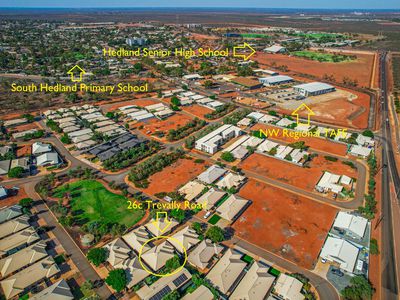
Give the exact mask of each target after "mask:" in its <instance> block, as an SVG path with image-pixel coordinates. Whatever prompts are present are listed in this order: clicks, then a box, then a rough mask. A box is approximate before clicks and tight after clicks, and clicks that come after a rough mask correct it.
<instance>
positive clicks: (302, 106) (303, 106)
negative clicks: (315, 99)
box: [291, 103, 315, 125]
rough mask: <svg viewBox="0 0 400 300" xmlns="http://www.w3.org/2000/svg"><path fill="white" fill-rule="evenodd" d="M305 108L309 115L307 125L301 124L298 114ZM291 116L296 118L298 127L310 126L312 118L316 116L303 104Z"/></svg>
mask: <svg viewBox="0 0 400 300" xmlns="http://www.w3.org/2000/svg"><path fill="white" fill-rule="evenodd" d="M303 108H305V109H306V110H307V111H308V113H307V123H301V122H300V118H299V113H298V111H299V110H302V109H303ZM291 115H292V116H296V123H297V125H310V120H311V118H310V116H315V113H314V112H313V111H312V110H311V108H309V107H308V106H307V104H305V103H301V104H300V105H299V106H298V107H297V108H296V109H295V110H294V111H293V112H292V113H291Z"/></svg>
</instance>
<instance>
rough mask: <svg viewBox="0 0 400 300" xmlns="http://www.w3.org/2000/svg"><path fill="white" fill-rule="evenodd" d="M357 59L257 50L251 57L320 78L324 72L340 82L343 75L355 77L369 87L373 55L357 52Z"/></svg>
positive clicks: (262, 62) (361, 84) (269, 64)
mask: <svg viewBox="0 0 400 300" xmlns="http://www.w3.org/2000/svg"><path fill="white" fill-rule="evenodd" d="M356 55H357V60H355V61H350V62H341V63H329V62H318V61H315V60H308V59H302V58H298V57H289V56H288V55H283V54H268V53H261V52H258V53H257V54H255V55H254V56H253V57H252V59H253V60H255V61H258V62H259V63H260V64H264V65H267V66H271V64H272V63H273V62H275V63H276V65H278V66H279V65H286V66H288V68H289V71H293V72H296V73H302V74H310V75H314V76H317V77H319V78H322V77H323V76H324V74H328V75H333V76H334V77H335V80H336V81H338V82H342V80H343V77H345V76H347V77H349V78H351V79H357V81H358V84H359V86H360V87H370V84H371V76H372V68H373V62H374V55H373V54H372V53H371V54H366V53H363V54H361V53H357V54H356Z"/></svg>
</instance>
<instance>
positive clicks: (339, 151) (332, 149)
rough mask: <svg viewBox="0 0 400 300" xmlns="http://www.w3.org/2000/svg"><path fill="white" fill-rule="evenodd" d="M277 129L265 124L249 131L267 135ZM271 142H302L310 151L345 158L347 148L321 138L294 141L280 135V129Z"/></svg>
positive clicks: (304, 138) (301, 138) (257, 125)
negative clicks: (258, 131)
mask: <svg viewBox="0 0 400 300" xmlns="http://www.w3.org/2000/svg"><path fill="white" fill-rule="evenodd" d="M277 128H278V127H274V126H270V125H265V124H260V123H257V124H255V125H254V126H253V127H252V128H251V130H260V129H261V130H263V131H264V132H266V133H268V131H267V130H268V129H269V130H273V129H277ZM270 139H271V140H278V141H284V142H286V143H294V142H300V141H304V142H305V144H306V145H307V146H309V147H310V148H311V149H315V150H317V151H318V150H319V151H324V152H328V153H332V154H336V155H341V156H345V155H346V153H347V147H346V145H343V144H339V143H335V142H331V141H329V140H325V139H322V138H316V137H300V138H299V139H297V140H296V139H295V138H292V137H286V136H283V135H282V129H280V134H279V135H278V136H275V135H274V136H271V138H270Z"/></svg>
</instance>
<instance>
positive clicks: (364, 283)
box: [341, 275, 375, 300]
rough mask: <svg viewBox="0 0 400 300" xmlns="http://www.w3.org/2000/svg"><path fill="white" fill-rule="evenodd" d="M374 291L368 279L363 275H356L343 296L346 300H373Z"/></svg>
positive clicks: (342, 293)
mask: <svg viewBox="0 0 400 300" xmlns="http://www.w3.org/2000/svg"><path fill="white" fill-rule="evenodd" d="M374 291H375V289H374V288H373V287H372V285H371V283H370V282H369V281H368V279H366V278H365V277H364V276H362V275H356V276H354V277H352V278H351V280H350V285H348V286H346V287H345V288H344V289H343V290H342V291H341V295H342V297H343V298H345V299H351V300H363V299H371V298H372V295H373V294H374Z"/></svg>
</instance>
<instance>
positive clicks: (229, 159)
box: [221, 152, 235, 162]
mask: <svg viewBox="0 0 400 300" xmlns="http://www.w3.org/2000/svg"><path fill="white" fill-rule="evenodd" d="M221 158H222V159H223V160H225V161H227V162H232V161H235V157H234V156H233V154H232V153H230V152H223V153H222V154H221Z"/></svg>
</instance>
